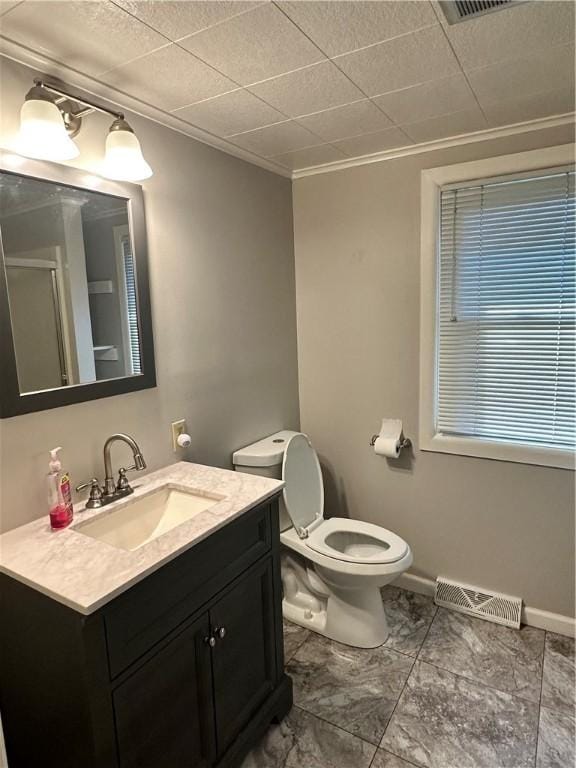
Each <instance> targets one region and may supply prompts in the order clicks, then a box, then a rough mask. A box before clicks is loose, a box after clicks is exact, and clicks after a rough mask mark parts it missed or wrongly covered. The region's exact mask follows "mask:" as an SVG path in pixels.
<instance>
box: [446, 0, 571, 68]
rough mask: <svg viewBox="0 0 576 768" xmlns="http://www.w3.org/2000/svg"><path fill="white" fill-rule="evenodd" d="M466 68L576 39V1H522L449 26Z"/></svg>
mask: <svg viewBox="0 0 576 768" xmlns="http://www.w3.org/2000/svg"><path fill="white" fill-rule="evenodd" d="M445 29H446V32H447V34H448V37H449V38H450V42H451V43H452V45H453V46H454V50H455V51H456V55H457V56H458V58H459V60H460V63H461V64H462V66H463V67H464V69H465V70H468V69H473V68H476V67H482V66H487V65H488V64H493V63H495V62H498V61H505V60H507V59H515V58H518V59H519V58H522V57H524V56H526V54H527V52H529V51H532V50H534V49H542V48H547V47H552V46H558V45H562V44H564V43H573V42H574V3H573V2H570V0H568V2H565V1H564V0H560V1H559V2H558V0H546V1H545V2H530V3H518V4H517V5H514V6H513V7H511V8H505V9H504V10H500V11H497V12H495V13H488V14H486V15H485V16H481V17H479V18H478V19H470V20H468V21H465V22H461V23H459V24H453V25H447V26H446V27H445Z"/></svg>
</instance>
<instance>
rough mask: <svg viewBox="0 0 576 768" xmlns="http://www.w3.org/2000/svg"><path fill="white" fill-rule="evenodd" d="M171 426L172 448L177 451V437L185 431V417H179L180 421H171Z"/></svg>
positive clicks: (178, 447)
mask: <svg viewBox="0 0 576 768" xmlns="http://www.w3.org/2000/svg"><path fill="white" fill-rule="evenodd" d="M171 427H172V450H173V451H174V453H178V451H179V450H180V446H179V445H178V437H179V436H180V435H181V434H182V433H183V432H186V419H180V421H173V422H172V424H171Z"/></svg>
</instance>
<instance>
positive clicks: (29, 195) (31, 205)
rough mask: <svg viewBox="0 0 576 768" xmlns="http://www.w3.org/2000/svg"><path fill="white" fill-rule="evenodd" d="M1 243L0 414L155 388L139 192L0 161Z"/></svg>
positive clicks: (54, 168)
mask: <svg viewBox="0 0 576 768" xmlns="http://www.w3.org/2000/svg"><path fill="white" fill-rule="evenodd" d="M11 166H12V167H11ZM16 166H17V167H16ZM0 238H1V257H2V263H1V264H0V355H1V361H0V362H1V365H0V410H1V415H2V417H7V416H15V415H18V414H21V413H28V412H31V411H38V410H43V409H45V408H54V407H57V406H61V405H68V404H71V403H77V402H82V401H86V400H92V399H96V398H100V397H108V396H110V395H116V394H122V393H125V392H132V391H135V390H140V389H146V388H149V387H153V386H155V384H156V380H155V370H154V347H153V340H152V323H151V316H150V295H149V286H148V267H147V255H146V230H145V221H144V207H143V199H142V190H141V187H139V186H137V185H135V184H128V183H123V182H122V183H121V182H113V181H108V180H105V179H101V178H99V177H94V176H89V175H88V174H87V173H85V172H83V171H80V170H77V169H74V168H68V167H65V166H60V165H56V164H54V163H46V162H40V161H36V160H27V159H23V158H16V157H15V156H12V155H8V154H7V153H5V152H2V153H0Z"/></svg>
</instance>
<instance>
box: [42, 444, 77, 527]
mask: <svg viewBox="0 0 576 768" xmlns="http://www.w3.org/2000/svg"><path fill="white" fill-rule="evenodd" d="M61 450H62V448H60V447H59V448H53V449H52V450H51V451H50V464H49V467H50V472H49V473H48V478H47V480H48V509H49V511H50V525H51V526H52V528H66V526H67V525H70V523H71V522H72V517H73V509H72V491H71V489H70V476H69V475H68V473H67V472H63V471H62V464H61V462H60V459H59V458H58V451H61Z"/></svg>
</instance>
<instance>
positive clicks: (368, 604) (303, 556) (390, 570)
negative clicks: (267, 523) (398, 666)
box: [233, 430, 412, 648]
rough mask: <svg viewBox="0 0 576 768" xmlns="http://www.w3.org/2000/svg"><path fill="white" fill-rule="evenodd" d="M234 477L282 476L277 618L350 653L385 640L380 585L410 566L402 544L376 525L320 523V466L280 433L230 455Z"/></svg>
mask: <svg viewBox="0 0 576 768" xmlns="http://www.w3.org/2000/svg"><path fill="white" fill-rule="evenodd" d="M233 462H234V467H235V469H236V470H237V471H238V472H247V473H249V474H256V475H266V476H268V477H276V478H282V479H283V480H284V482H285V487H284V490H283V498H282V499H281V501H280V531H281V534H280V541H281V542H282V544H283V545H284V550H283V554H282V586H283V591H284V599H283V601H282V610H283V613H284V616H285V617H286V618H287V619H288V620H289V621H293V622H295V623H296V624H300V625H301V626H303V627H306V628H307V629H311V630H313V631H315V632H319V633H320V634H321V635H325V636H326V637H329V638H331V639H332V640H337V641H338V642H340V643H346V644H347V645H352V646H355V647H357V648H376V647H377V646H379V645H382V643H383V642H385V640H386V638H387V637H388V625H387V622H386V616H385V614H384V606H383V603H382V598H381V596H380V588H381V587H383V586H384V585H385V584H388V583H389V582H390V581H392V580H393V579H395V578H396V577H397V576H399V575H400V574H401V573H403V572H404V571H405V570H406V569H407V568H409V567H410V565H411V564H412V552H411V551H410V547H409V546H408V544H407V543H406V542H405V541H404V540H403V539H401V538H400V537H399V536H397V535H396V534H395V533H392V532H391V531H388V530H386V528H381V527H380V526H379V525H372V524H371V523H364V522H361V521H360V520H348V519H346V518H342V517H332V518H329V519H325V518H324V485H323V482H322V473H321V469H320V462H319V461H318V456H317V454H316V451H315V450H314V448H313V447H312V445H311V443H310V441H309V439H308V437H307V436H306V435H304V434H302V433H301V432H291V431H288V430H285V431H283V432H277V433H276V434H274V435H271V436H270V437H266V438H264V439H263V440H259V441H258V442H257V443H253V444H252V445H248V446H246V448H241V449H240V450H238V451H236V452H235V453H234V455H233Z"/></svg>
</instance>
